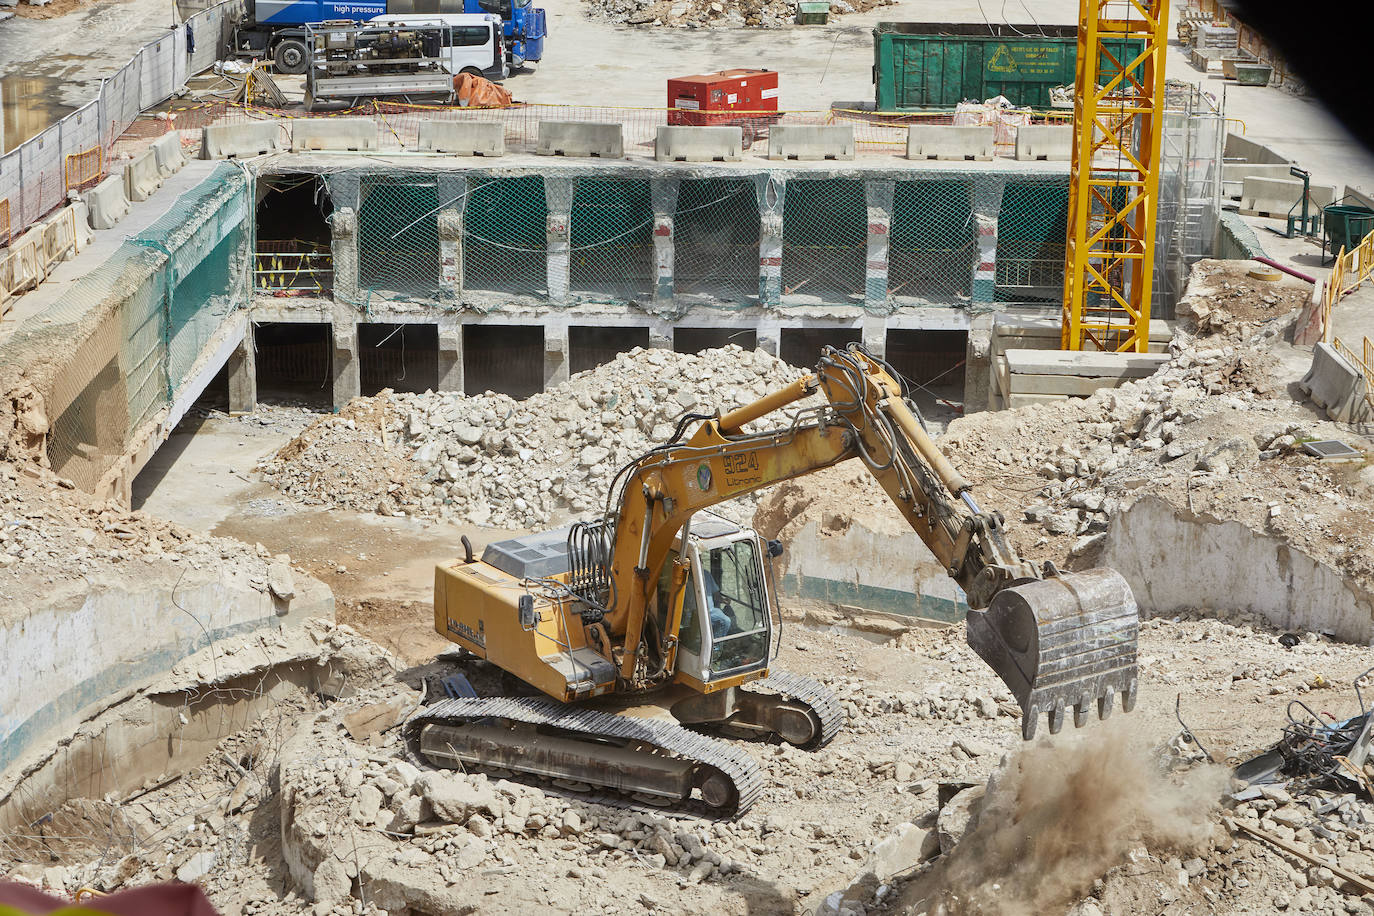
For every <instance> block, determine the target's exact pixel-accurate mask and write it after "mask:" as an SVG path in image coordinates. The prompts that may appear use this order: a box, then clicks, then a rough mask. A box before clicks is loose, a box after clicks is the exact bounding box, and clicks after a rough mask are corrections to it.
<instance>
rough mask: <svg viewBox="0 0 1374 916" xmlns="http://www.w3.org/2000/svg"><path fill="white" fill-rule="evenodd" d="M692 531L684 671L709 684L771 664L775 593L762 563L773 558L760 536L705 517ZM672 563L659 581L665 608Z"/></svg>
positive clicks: (680, 654)
mask: <svg viewBox="0 0 1374 916" xmlns="http://www.w3.org/2000/svg"><path fill="white" fill-rule="evenodd" d="M689 531H690V532H691V533H689V535H688V537H687V545H686V556H687V561H688V570H689V571H688V576H687V581H686V584H685V586H684V588H685V591H684V594H683V596H682V624H681V626H680V627H679V628H678V649H677V670H678V672H679V674H681V675H683V676H685V677H686V678H687V679H689V680H690V681H699V682H700V683H701V684H703V685H705V684H712V683H714V682H719V681H723V680H727V679H729V680H734V679H737V678H738V677H739V676H740V675H747V674H750V673H753V672H756V671H760V670H762V669H764V668H766V667H767V666H768V650H769V647H770V646H771V645H772V640H773V613H774V602H775V597H774V595H773V593H772V591H771V590H770V589H769V587H768V581H769V580H768V577H767V576H766V575H765V571H764V566H763V564H764V563H765V562H768V559H766V558H765V555H764V551H763V550H762V549H761V544H760V541H759V537H758V535H757V534H755V533H754V532H753V531H751V530H749V529H747V528H740V527H739V526H737V525H734V524H732V523H730V522H727V521H725V520H724V519H721V518H717V517H716V516H705V515H703V516H699V517H698V519H697V520H696V521H694V524H693V526H692V528H691V529H689ZM674 553H675V554H676V551H675V552H674ZM672 559H674V560H676V559H677V557H676V556H674V557H672ZM673 565H674V564H672V563H668V564H665V567H664V568H665V575H664V576H663V577H661V579H660V583H659V595H660V601H661V604H660V606H661V607H667V606H668V605H667V602H668V600H669V595H668V589H669V588H670V585H669V582H670V576H669V575H667V571H668V570H671V568H672V567H673Z"/></svg>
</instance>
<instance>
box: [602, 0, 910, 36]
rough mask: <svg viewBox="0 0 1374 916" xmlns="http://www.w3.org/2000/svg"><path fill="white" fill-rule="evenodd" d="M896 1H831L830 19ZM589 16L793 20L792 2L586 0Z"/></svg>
mask: <svg viewBox="0 0 1374 916" xmlns="http://www.w3.org/2000/svg"><path fill="white" fill-rule="evenodd" d="M895 2H896V0H832V2H831V4H830V15H832V16H837V15H842V14H844V13H856V12H857V13H865V12H868V11H869V10H871V9H876V8H878V7H880V6H891V5H892V4H894V3H895ZM587 5H588V8H589V10H590V12H591V15H592V16H593V17H595V18H598V19H605V20H608V21H611V22H623V23H626V24H628V25H648V26H668V27H674V28H688V29H701V28H708V29H710V28H740V27H742V26H748V27H752V28H765V29H776V28H784V27H786V26H790V25H792V24H793V23H795V22H796V20H797V6H796V3H795V2H793V0H588V3H587Z"/></svg>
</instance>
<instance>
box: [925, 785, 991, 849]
mask: <svg viewBox="0 0 1374 916" xmlns="http://www.w3.org/2000/svg"><path fill="white" fill-rule="evenodd" d="M986 791H987V789H986V787H985V786H973V787H972V788H969V789H965V790H964V791H962V792H960V793H959V794H958V795H956V796H954V797H953V798H951V799H950V800H949V802H948V803H947V804H946V805H945V806H944V807H943V808H941V809H940V816H939V817H938V818H936V820H935V829H936V831H937V832H938V836H939V841H940V853H941V854H942V855H948V854H949V852H950V850H952V849H953V848H954V847H955V846H957V845H959V841H960V840H961V839H963V837H964V834H965V833H967V832H968V830H969V829H970V828H971V827H972V826H973V825H974V823H975V822H976V817H975V813H974V812H975V809H976V808H977V807H978V806H979V804H980V803H981V802H982V801H983V794H984V793H985V792H986Z"/></svg>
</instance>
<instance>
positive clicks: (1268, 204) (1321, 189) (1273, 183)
mask: <svg viewBox="0 0 1374 916" xmlns="http://www.w3.org/2000/svg"><path fill="white" fill-rule="evenodd" d="M1309 193H1310V195H1311V202H1310V203H1309V204H1308V208H1307V209H1308V212H1309V213H1310V214H1315V213H1316V212H1317V211H1318V210H1320V209H1321V208H1322V207H1327V206H1330V205H1331V204H1332V203H1333V202H1334V201H1335V199H1336V186H1335V185H1329V184H1314V185H1311V186H1310V188H1309ZM1301 201H1302V182H1301V181H1299V180H1298V179H1296V178H1246V179H1245V181H1244V183H1243V188H1242V190H1241V195H1240V213H1241V215H1242V216H1270V217H1275V218H1277V219H1285V218H1287V216H1288V214H1289V211H1290V210H1291V211H1292V212H1293V215H1295V216H1298V215H1301V213H1302V203H1301ZM1295 205H1296V206H1295Z"/></svg>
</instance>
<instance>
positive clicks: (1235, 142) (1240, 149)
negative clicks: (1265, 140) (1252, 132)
mask: <svg viewBox="0 0 1374 916" xmlns="http://www.w3.org/2000/svg"><path fill="white" fill-rule="evenodd" d="M1221 155H1222V158H1224V159H1229V160H1231V161H1233V162H1234V161H1239V162H1251V163H1254V164H1256V165H1263V164H1266V163H1267V164H1271V165H1291V164H1292V163H1293V162H1294V160H1292V159H1289V158H1288V157H1287V156H1285V155H1283V154H1282V153H1276V152H1274V151H1273V150H1272V149H1270V148H1269V147H1267V146H1265V145H1264V144H1262V143H1256V142H1255V141H1254V140H1247V139H1245V138H1244V137H1242V136H1241V135H1240V134H1227V135H1226V145H1225V146H1224V147H1223V148H1222V153H1221Z"/></svg>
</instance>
